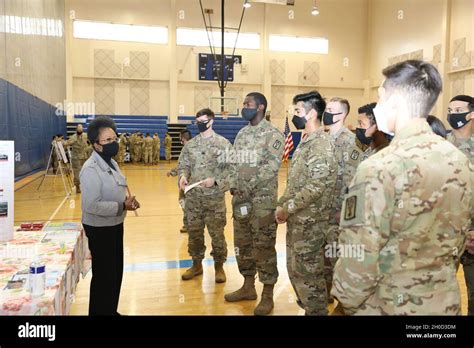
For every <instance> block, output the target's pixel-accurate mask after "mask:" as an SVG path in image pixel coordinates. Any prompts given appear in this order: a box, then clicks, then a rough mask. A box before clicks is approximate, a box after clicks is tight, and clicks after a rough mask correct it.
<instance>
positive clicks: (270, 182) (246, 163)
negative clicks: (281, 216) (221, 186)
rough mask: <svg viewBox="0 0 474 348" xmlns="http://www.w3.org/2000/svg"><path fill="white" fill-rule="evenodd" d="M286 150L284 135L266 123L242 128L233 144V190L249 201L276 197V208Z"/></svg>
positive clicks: (231, 180)
mask: <svg viewBox="0 0 474 348" xmlns="http://www.w3.org/2000/svg"><path fill="white" fill-rule="evenodd" d="M284 147H285V138H284V136H283V133H282V132H280V131H279V130H278V129H277V128H276V127H275V126H273V125H272V124H271V123H270V122H268V121H267V120H262V121H260V123H259V124H258V125H256V126H252V125H250V124H249V125H247V126H245V127H244V128H242V129H241V130H240V131H239V133H238V134H237V137H236V138H235V142H234V157H235V158H234V159H235V161H233V162H234V163H233V166H232V168H233V169H232V172H231V177H230V187H231V188H233V189H237V190H239V191H240V192H242V193H243V194H244V196H247V197H252V196H253V197H255V196H259V195H264V196H274V203H275V204H276V198H277V197H276V195H277V190H278V171H279V169H280V166H281V162H282V159H283V150H284Z"/></svg>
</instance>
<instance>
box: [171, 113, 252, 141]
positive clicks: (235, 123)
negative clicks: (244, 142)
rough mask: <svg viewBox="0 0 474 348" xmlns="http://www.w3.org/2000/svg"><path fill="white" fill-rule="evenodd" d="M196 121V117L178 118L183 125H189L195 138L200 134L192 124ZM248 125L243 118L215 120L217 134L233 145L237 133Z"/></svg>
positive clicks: (214, 127) (219, 118) (214, 126)
mask: <svg viewBox="0 0 474 348" xmlns="http://www.w3.org/2000/svg"><path fill="white" fill-rule="evenodd" d="M195 120H196V117H195V116H178V121H179V122H182V123H188V125H187V128H188V130H189V131H190V132H191V134H192V135H193V136H195V135H197V134H199V130H198V128H197V126H196V125H195V124H193V123H192V122H193V121H195ZM247 124H248V121H245V120H244V119H242V118H241V117H227V118H226V119H224V118H222V117H216V118H215V119H214V125H213V129H214V131H215V132H216V133H218V134H220V135H222V136H223V137H224V138H226V139H227V140H229V141H230V142H231V143H232V144H233V143H234V140H235V137H236V136H237V133H238V132H239V131H240V130H241V129H242V128H244V127H245V126H246V125H247Z"/></svg>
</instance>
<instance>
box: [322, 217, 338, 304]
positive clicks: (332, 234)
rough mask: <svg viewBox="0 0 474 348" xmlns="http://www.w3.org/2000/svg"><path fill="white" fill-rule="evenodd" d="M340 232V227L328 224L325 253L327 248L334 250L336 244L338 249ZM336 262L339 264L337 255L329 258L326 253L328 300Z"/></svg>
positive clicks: (325, 272)
mask: <svg viewBox="0 0 474 348" xmlns="http://www.w3.org/2000/svg"><path fill="white" fill-rule="evenodd" d="M340 232H341V229H340V228H339V225H334V224H331V223H330V224H328V229H327V231H326V238H325V243H324V246H323V251H325V250H326V247H331V248H332V246H333V243H336V247H337V243H338V241H339V234H340ZM336 262H337V256H336V255H332V256H331V257H328V256H327V255H326V253H324V278H325V279H326V289H327V293H328V298H329V297H330V293H331V289H332V278H333V274H334V266H336Z"/></svg>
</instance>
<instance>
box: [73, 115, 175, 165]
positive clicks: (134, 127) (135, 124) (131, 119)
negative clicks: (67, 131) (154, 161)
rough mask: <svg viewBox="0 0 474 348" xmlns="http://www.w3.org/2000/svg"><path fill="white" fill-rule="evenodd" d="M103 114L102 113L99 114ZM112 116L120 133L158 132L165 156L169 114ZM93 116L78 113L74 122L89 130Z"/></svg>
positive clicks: (161, 153) (162, 154) (161, 154)
mask: <svg viewBox="0 0 474 348" xmlns="http://www.w3.org/2000/svg"><path fill="white" fill-rule="evenodd" d="M97 116H101V115H97ZM107 116H109V117H111V118H112V119H113V120H114V121H115V124H116V125H117V132H118V133H119V134H120V133H134V132H142V133H143V135H144V136H145V135H146V133H150V135H152V136H153V134H154V133H158V135H159V137H160V140H161V149H160V150H161V151H160V157H164V156H165V148H164V143H163V140H164V139H165V135H166V132H167V131H168V116H131V115H127V116H121V115H107ZM92 119H93V117H91V116H90V115H76V116H75V121H76V122H74V123H71V124H70V125H75V124H77V123H82V125H83V128H84V132H87V126H88V124H89V122H90V120H92Z"/></svg>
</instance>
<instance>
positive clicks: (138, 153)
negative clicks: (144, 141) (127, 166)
mask: <svg viewBox="0 0 474 348" xmlns="http://www.w3.org/2000/svg"><path fill="white" fill-rule="evenodd" d="M141 160H142V152H141V151H140V150H139V149H134V152H133V162H135V163H136V162H140V161H141Z"/></svg>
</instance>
